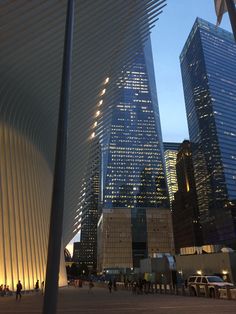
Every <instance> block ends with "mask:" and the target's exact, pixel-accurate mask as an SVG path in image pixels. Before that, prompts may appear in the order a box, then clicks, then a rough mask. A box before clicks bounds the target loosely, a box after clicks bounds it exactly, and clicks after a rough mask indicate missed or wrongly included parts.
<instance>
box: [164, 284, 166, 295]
mask: <svg viewBox="0 0 236 314" xmlns="http://www.w3.org/2000/svg"><path fill="white" fill-rule="evenodd" d="M164 293H165V294H166V284H164Z"/></svg>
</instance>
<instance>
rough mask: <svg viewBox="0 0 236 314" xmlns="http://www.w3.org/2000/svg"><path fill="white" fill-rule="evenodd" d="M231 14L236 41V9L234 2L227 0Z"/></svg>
mask: <svg viewBox="0 0 236 314" xmlns="http://www.w3.org/2000/svg"><path fill="white" fill-rule="evenodd" d="M225 2H226V6H227V9H228V12H229V18H230V23H231V27H232V30H233V34H234V38H235V41H236V8H235V2H234V0H225Z"/></svg>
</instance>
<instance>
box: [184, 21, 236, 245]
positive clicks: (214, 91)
mask: <svg viewBox="0 0 236 314" xmlns="http://www.w3.org/2000/svg"><path fill="white" fill-rule="evenodd" d="M235 60H236V44H235V41H234V39H233V36H232V34H231V33H229V32H227V31H225V30H223V29H220V28H216V27H215V25H212V24H210V23H208V22H206V21H204V20H202V19H199V18H198V19H197V20H196V22H195V24H194V26H193V28H192V31H191V33H190V35H189V37H188V39H187V42H186V44H185V46H184V48H183V51H182V53H181V56H180V62H181V70H182V79H183V88H184V95H185V103H186V110H187V119H188V127H189V134H190V141H191V143H192V153H193V164H194V173H195V180H196V189H197V196H198V204H199V213H200V222H201V225H202V229H203V236H204V243H206V244H207V243H210V244H211V243H212V244H223V245H227V246H232V247H234V248H235V247H236V220H235V216H236V215H235V201H236V124H235V120H236V62H235Z"/></svg>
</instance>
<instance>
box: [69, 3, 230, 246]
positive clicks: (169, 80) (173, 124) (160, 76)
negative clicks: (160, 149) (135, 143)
mask: <svg viewBox="0 0 236 314" xmlns="http://www.w3.org/2000/svg"><path fill="white" fill-rule="evenodd" d="M196 17H200V18H203V19H205V20H207V21H209V22H211V23H213V24H216V15H215V7H214V0H168V1H167V6H166V7H165V8H164V9H163V13H162V14H161V15H160V19H159V21H157V22H156V25H155V27H154V28H153V29H152V35H151V39H152V50H153V57H154V66H155V76H156V85H157V95H158V100H159V109H160V116H161V126H162V136H163V140H164V141H170V142H171V141H172V142H175V141H176V142H182V141H183V140H184V139H188V137H189V135H188V127H187V120H186V113H185V104H184V95H183V88H182V78H181V72H180V63H179V55H180V53H181V50H182V48H183V46H184V43H185V41H186V39H187V37H188V35H189V33H190V30H191V28H192V26H193V24H194V21H195V19H196ZM220 27H222V28H225V29H227V30H230V31H231V26H230V23H229V18H228V15H227V14H225V15H224V17H223V20H222V23H221V25H220ZM78 240H79V235H77V236H76V237H75V238H74V239H73V240H72V241H71V243H70V245H69V246H68V248H69V249H70V251H72V243H73V242H74V241H78Z"/></svg>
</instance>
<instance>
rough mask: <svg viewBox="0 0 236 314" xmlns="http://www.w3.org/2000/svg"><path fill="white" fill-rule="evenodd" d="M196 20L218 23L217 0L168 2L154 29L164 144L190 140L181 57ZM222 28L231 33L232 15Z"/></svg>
mask: <svg viewBox="0 0 236 314" xmlns="http://www.w3.org/2000/svg"><path fill="white" fill-rule="evenodd" d="M196 17H200V18H203V19H205V20H207V21H208V22H211V23H213V24H216V15H215V7H214V0H168V1H167V6H166V7H165V8H164V9H163V13H162V14H161V15H160V17H159V21H157V22H156V26H155V27H154V28H153V29H152V35H151V38H152V49H153V57H154V65H155V75H156V85H157V95H158V100H159V109H160V116H161V126H162V136H163V140H164V141H173V142H174V141H180V142H181V141H183V140H184V139H187V138H188V127H187V121H186V113H185V104H184V96H183V88H182V78H181V72H180V63H179V55H180V53H181V50H182V48H183V46H184V43H185V41H186V39H187V37H188V35H189V32H190V30H191V28H192V26H193V24H194V21H195V19H196ZM220 27H222V28H224V29H227V30H230V31H231V27H230V23H229V18H228V14H225V15H224V17H223V20H222V23H221V25H220Z"/></svg>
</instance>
